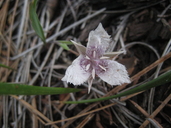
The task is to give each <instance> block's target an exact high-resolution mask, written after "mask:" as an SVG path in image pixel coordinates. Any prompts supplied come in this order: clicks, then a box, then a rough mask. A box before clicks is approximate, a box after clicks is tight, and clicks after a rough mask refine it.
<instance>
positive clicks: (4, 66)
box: [0, 64, 15, 70]
mask: <svg viewBox="0 0 171 128" xmlns="http://www.w3.org/2000/svg"><path fill="white" fill-rule="evenodd" d="M0 67H3V68H7V69H11V70H15V69H13V68H11V67H9V66H6V65H4V64H0Z"/></svg>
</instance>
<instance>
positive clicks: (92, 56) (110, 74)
mask: <svg viewBox="0 0 171 128" xmlns="http://www.w3.org/2000/svg"><path fill="white" fill-rule="evenodd" d="M110 41H111V39H110V36H109V35H108V34H107V32H106V31H105V30H104V28H103V26H102V24H101V23H100V24H99V25H98V27H97V28H96V29H95V30H94V31H91V32H90V33H89V37H88V43H87V48H86V47H85V46H83V45H81V44H78V43H76V42H75V41H72V43H73V44H74V45H75V47H76V48H77V50H78V52H79V53H80V55H79V56H78V57H77V58H76V59H75V60H74V61H73V62H72V64H71V65H70V66H69V67H68V69H67V70H66V73H65V76H64V77H63V78H62V81H66V82H67V83H72V84H74V85H81V84H83V83H84V82H86V81H88V84H89V87H88V93H89V92H90V89H91V86H92V82H93V79H94V78H95V76H96V75H97V76H99V77H100V78H101V79H102V80H103V81H105V82H107V83H108V84H110V85H121V84H123V83H130V79H129V76H128V73H127V71H126V68H125V66H124V65H122V64H120V63H118V62H116V61H114V60H111V57H113V56H115V55H118V54H120V53H123V52H111V53H105V52H106V50H107V48H108V47H109V43H110Z"/></svg>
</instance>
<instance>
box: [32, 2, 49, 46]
mask: <svg viewBox="0 0 171 128" xmlns="http://www.w3.org/2000/svg"><path fill="white" fill-rule="evenodd" d="M36 6H37V0H33V1H32V2H31V3H30V8H29V15H30V21H31V25H32V27H33V29H34V30H35V32H36V34H37V35H38V36H39V37H40V39H41V40H42V41H43V43H44V44H45V43H46V39H45V35H44V32H43V29H42V26H41V24H40V21H39V19H38V16H37V13H36Z"/></svg>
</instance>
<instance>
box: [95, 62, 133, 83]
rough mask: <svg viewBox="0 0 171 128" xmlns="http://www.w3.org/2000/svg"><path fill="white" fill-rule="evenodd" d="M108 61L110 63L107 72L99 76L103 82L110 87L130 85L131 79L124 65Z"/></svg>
mask: <svg viewBox="0 0 171 128" xmlns="http://www.w3.org/2000/svg"><path fill="white" fill-rule="evenodd" d="M106 61H107V62H108V66H107V67H106V69H107V70H106V71H105V72H102V73H99V74H97V75H98V76H99V77H100V78H101V79H102V80H103V81H105V82H107V83H108V84H110V85H121V84H123V83H130V78H129V76H128V73H127V71H126V68H125V66H124V65H122V64H120V63H118V62H116V61H112V60H106Z"/></svg>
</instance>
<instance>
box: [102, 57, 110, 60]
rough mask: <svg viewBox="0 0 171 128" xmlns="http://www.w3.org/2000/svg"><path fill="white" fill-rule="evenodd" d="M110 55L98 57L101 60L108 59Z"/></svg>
mask: <svg viewBox="0 0 171 128" xmlns="http://www.w3.org/2000/svg"><path fill="white" fill-rule="evenodd" d="M109 58H110V57H108V56H102V57H100V59H101V60H102V59H109Z"/></svg>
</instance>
